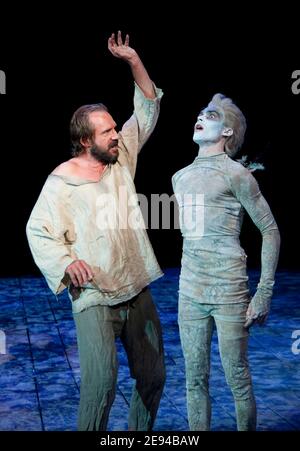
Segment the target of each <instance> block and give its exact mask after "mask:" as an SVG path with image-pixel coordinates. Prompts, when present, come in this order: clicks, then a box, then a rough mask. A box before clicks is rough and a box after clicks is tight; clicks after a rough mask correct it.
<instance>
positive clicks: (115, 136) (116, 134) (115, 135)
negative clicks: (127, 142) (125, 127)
mask: <svg viewBox="0 0 300 451" xmlns="http://www.w3.org/2000/svg"><path fill="white" fill-rule="evenodd" d="M118 137H119V135H118V132H117V131H116V130H114V131H113V133H112V135H111V138H112V139H118Z"/></svg>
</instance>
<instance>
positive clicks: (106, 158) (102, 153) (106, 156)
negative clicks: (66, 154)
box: [90, 140, 119, 164]
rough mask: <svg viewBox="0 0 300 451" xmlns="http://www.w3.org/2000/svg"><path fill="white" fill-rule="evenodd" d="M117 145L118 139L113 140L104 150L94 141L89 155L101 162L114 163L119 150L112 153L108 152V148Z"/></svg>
mask: <svg viewBox="0 0 300 451" xmlns="http://www.w3.org/2000/svg"><path fill="white" fill-rule="evenodd" d="M117 145H118V141H117V140H115V141H113V142H112V143H111V144H110V145H109V147H108V149H107V150H104V149H103V148H101V147H99V146H97V144H95V143H94V144H93V146H92V147H91V149H90V152H91V155H92V156H93V157H94V158H95V159H96V160H97V161H100V162H101V163H104V164H115V163H116V162H117V160H118V157H119V151H118V152H117V153H114V154H112V153H110V152H109V149H111V148H112V147H116V146H117Z"/></svg>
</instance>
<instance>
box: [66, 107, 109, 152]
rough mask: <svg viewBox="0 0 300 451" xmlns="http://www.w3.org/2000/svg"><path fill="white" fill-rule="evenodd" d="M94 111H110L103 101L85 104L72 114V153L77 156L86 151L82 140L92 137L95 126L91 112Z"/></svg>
mask: <svg viewBox="0 0 300 451" xmlns="http://www.w3.org/2000/svg"><path fill="white" fill-rule="evenodd" d="M94 111H108V109H107V108H106V106H105V105H103V103H94V104H92V105H83V106H81V107H80V108H78V110H76V111H75V113H74V114H73V116H72V119H71V123H70V136H71V143H72V151H71V152H72V155H73V157H77V156H78V155H80V154H81V153H82V152H83V151H84V146H83V145H82V144H81V142H80V140H86V139H92V138H93V136H94V128H93V126H92V124H91V123H90V120H89V114H90V113H93V112H94Z"/></svg>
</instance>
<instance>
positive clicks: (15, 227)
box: [0, 14, 300, 276]
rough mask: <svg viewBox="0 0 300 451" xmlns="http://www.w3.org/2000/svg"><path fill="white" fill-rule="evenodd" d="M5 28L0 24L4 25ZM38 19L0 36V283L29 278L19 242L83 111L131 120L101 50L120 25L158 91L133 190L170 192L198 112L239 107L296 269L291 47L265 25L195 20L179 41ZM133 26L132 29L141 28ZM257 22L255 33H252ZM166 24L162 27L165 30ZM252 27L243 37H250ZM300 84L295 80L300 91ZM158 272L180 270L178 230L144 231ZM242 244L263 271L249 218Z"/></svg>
mask: <svg viewBox="0 0 300 451" xmlns="http://www.w3.org/2000/svg"><path fill="white" fill-rule="evenodd" d="M1 20H2V22H3V21H4V20H5V18H1ZM101 22H103V20H100V23H96V20H95V19H94V20H93V18H92V14H91V17H90V23H89V25H88V26H87V25H83V24H80V26H79V23H78V22H69V21H68V20H67V19H65V22H59V23H58V22H53V23H50V24H49V23H48V24H46V23H45V22H43V21H41V20H40V21H38V22H34V21H32V22H30V23H28V22H26V23H25V24H23V26H22V27H20V26H19V25H15V26H13V27H10V30H9V32H7V33H5V35H4V33H2V34H3V36H2V35H1V54H0V69H2V70H4V71H5V73H6V80H7V94H6V95H1V96H0V120H1V126H0V130H1V155H2V156H1V162H2V165H1V166H2V170H1V235H0V236H1V274H0V275H1V276H13V275H20V274H38V271H37V270H36V268H35V265H34V263H33V261H32V258H31V255H30V252H29V249H28V247H27V242H26V237H25V224H26V221H27V219H28V216H29V214H30V211H31V209H32V207H33V205H34V203H35V201H36V198H37V196H38V194H39V192H40V190H41V187H42V185H43V183H44V181H45V179H46V177H47V175H48V173H49V172H51V171H52V169H53V168H54V167H55V166H56V165H58V164H59V163H60V162H61V161H63V160H66V159H68V158H69V148H70V145H69V136H68V127H69V120H70V117H71V115H72V113H73V111H74V110H75V109H76V108H77V107H78V106H80V105H81V104H84V103H94V102H99V101H101V102H103V103H105V104H106V105H107V106H108V107H109V110H110V112H111V114H112V116H113V117H114V119H115V120H116V122H117V123H118V125H121V124H122V122H123V121H124V120H126V119H127V117H128V116H129V115H130V114H131V112H132V93H133V85H132V79H131V75H130V70H129V68H128V66H127V65H126V64H125V63H124V62H122V61H120V60H117V59H115V58H113V56H112V55H111V54H110V53H109V52H108V50H107V38H108V36H109V35H110V33H111V32H112V31H116V30H117V29H118V28H119V27H120V28H121V27H122V30H124V32H128V33H129V34H130V38H131V45H132V46H134V47H135V48H136V49H137V50H138V52H139V53H140V55H141V56H142V58H143V60H144V63H145V65H146V67H147V69H148V71H149V73H150V76H151V78H152V79H153V80H154V81H155V82H156V84H157V85H158V86H160V87H162V88H163V90H164V93H165V94H164V97H163V99H162V103H161V116H160V119H159V122H158V125H157V128H156V129H155V132H154V134H153V135H152V137H151V138H150V140H149V141H148V143H147V144H146V145H145V147H144V149H143V151H142V153H141V155H140V158H139V162H138V170H137V175H136V187H137V191H138V192H139V193H144V194H146V195H147V196H150V194H151V193H160V194H161V193H167V194H172V189H171V176H172V175H173V174H174V172H176V171H177V170H178V169H179V168H181V167H183V166H185V165H187V164H189V163H190V162H192V160H193V159H194V157H195V156H196V154H197V146H196V145H195V144H194V143H193V141H192V134H193V126H194V122H195V119H196V117H197V113H198V112H199V109H200V108H201V107H203V106H205V105H206V104H207V102H208V101H209V100H210V98H211V97H212V95H213V94H214V93H216V92H222V93H224V94H226V95H227V96H229V97H232V98H233V100H234V101H236V103H237V104H238V105H239V106H240V108H241V109H242V110H243V112H244V114H245V116H246V117H247V120H248V131H247V134H246V141H245V145H244V148H243V150H242V152H241V153H240V155H242V154H247V155H249V157H250V159H251V158H252V159H253V158H255V157H256V156H257V155H261V154H262V160H263V162H264V163H265V166H266V171H264V172H258V173H255V176H256V177H257V179H258V181H259V184H260V186H261V189H262V191H263V193H264V195H265V197H266V198H267V200H268V201H269V204H270V206H271V208H272V210H273V213H274V215H275V217H276V220H277V222H278V225H279V227H280V231H281V235H282V250H281V257H280V264H279V265H280V268H282V269H283V268H287V269H299V258H298V252H299V237H298V233H299V232H298V221H297V215H298V211H297V210H298V204H299V201H298V182H299V151H300V145H299V136H298V135H299V118H300V94H299V95H296V94H293V92H292V89H291V86H292V83H293V80H292V73H293V71H295V70H297V69H300V59H299V51H298V50H297V45H298V44H297V40H296V39H294V35H293V34H292V29H289V27H288V24H286V25H287V28H286V31H285V33H284V34H283V32H282V31H279V30H278V29H277V28H276V27H272V22H271V21H270V22H269V23H267V24H266V25H263V26H261V27H260V28H259V29H258V24H257V23H252V24H251V27H249V29H247V30H246V29H243V24H242V26H240V28H239V30H237V29H236V27H235V25H234V21H232V25H231V33H229V32H228V30H227V29H226V27H225V25H223V27H221V28H220V27H217V26H214V22H212V26H211V27H204V26H203V23H201V21H200V23H199V27H198V26H193V27H192V28H191V29H189V30H188V31H186V32H184V31H182V29H181V28H180V27H172V25H171V24H170V23H169V24H166V25H165V26H164V27H161V28H159V27H158V26H156V22H155V20H154V22H153V24H152V25H151V26H145V27H144V28H143V29H139V30H137V29H136V28H134V27H131V26H129V25H127V26H126V24H125V25H124V23H120V21H119V22H116V23H115V24H113V27H108V26H105V27H104V26H101ZM141 22H142V21H140V22H139V25H141ZM260 25H261V24H260ZM168 26H169V28H168ZM250 30H251V31H250ZM299 86H300V83H299ZM149 235H150V239H151V242H152V244H153V247H154V250H155V252H156V255H157V257H158V260H159V262H160V264H161V265H162V266H163V267H166V266H178V265H179V264H180V251H181V236H180V233H179V231H178V230H149ZM241 239H242V244H243V246H244V248H245V250H246V253H247V254H248V262H249V266H250V267H258V266H259V262H260V255H259V250H260V243H261V239H260V233H259V232H258V231H257V230H256V229H255V227H254V225H253V224H252V223H251V221H250V220H246V221H245V224H244V229H243V233H242V237H241Z"/></svg>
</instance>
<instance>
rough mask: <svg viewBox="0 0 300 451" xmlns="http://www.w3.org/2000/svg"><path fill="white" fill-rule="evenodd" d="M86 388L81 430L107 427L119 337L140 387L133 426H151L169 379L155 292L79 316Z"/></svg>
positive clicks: (132, 405)
mask: <svg viewBox="0 0 300 451" xmlns="http://www.w3.org/2000/svg"><path fill="white" fill-rule="evenodd" d="M74 320H75V324H76V330H77V342H78V349H79V360H80V373H81V387H80V404H79V414H78V429H79V430H98V431H104V430H106V429H107V422H108V417H109V412H110V409H111V406H112V404H113V401H114V398H115V393H116V382H117V372H118V361H117V352H116V343H115V339H116V337H120V339H121V341H122V343H123V346H124V348H125V350H126V353H127V357H128V363H129V367H130V374H131V377H132V378H134V379H135V385H134V388H133V393H132V397H131V403H130V409H129V420H128V428H129V430H134V431H149V430H152V427H153V423H154V420H155V417H156V413H157V409H158V406H159V402H160V398H161V395H162V391H163V387H164V382H165V365H164V350H163V342H162V331H161V325H160V321H159V318H158V315H157V312H156V308H155V305H154V303H153V300H152V297H151V293H150V290H149V289H148V288H145V289H144V290H143V291H142V292H141V293H140V294H139V295H137V296H135V297H134V298H133V299H131V300H130V301H127V302H125V303H122V304H118V305H116V306H113V307H108V306H102V305H96V306H93V307H90V308H88V309H87V310H84V311H82V312H80V313H76V314H74Z"/></svg>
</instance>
